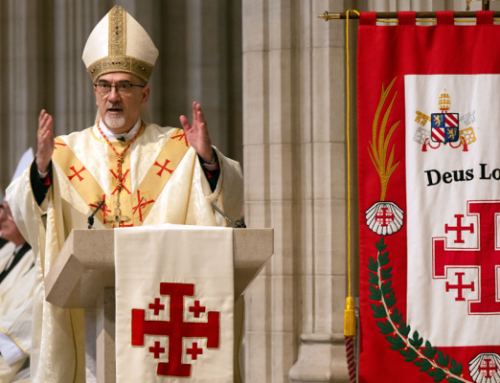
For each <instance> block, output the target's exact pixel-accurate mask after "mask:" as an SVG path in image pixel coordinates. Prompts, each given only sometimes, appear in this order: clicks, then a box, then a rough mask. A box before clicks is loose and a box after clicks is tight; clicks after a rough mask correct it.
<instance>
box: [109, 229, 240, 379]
mask: <svg viewBox="0 0 500 383" xmlns="http://www.w3.org/2000/svg"><path fill="white" fill-rule="evenodd" d="M115 264H116V339H115V341H116V372H117V380H116V381H117V383H125V382H164V383H167V382H169V383H174V382H183V383H184V382H207V383H208V382H218V383H225V382H227V383H229V382H232V381H233V347H234V346H233V343H234V340H233V326H234V325H233V311H234V279H233V230H232V229H226V228H214V227H211V228H209V227H199V226H198V227H195V226H182V225H169V224H167V225H157V226H149V227H147V228H130V229H129V228H126V229H122V230H118V231H117V232H116V233H115Z"/></svg>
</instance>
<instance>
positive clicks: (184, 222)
mask: <svg viewBox="0 0 500 383" xmlns="http://www.w3.org/2000/svg"><path fill="white" fill-rule="evenodd" d="M196 157H197V156H194V162H193V168H192V169H191V179H190V181H189V190H188V197H187V202H186V212H185V213H184V221H183V222H182V224H183V225H185V224H186V221H187V216H188V210H189V201H190V200H191V187H192V186H193V178H194V168H195V166H196V160H197V158H196Z"/></svg>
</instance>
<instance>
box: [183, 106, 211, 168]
mask: <svg viewBox="0 0 500 383" xmlns="http://www.w3.org/2000/svg"><path fill="white" fill-rule="evenodd" d="M180 121H181V124H182V127H183V128H184V132H185V133H186V136H187V139H188V141H189V144H190V145H191V146H192V147H193V148H194V150H196V153H198V155H199V156H200V157H201V158H202V159H203V161H205V162H207V163H212V162H213V161H214V152H213V149H212V144H211V142H210V136H209V135H208V129H207V122H206V121H205V116H204V115H203V112H202V111H201V107H200V104H198V103H197V102H196V101H195V102H193V125H189V121H188V119H187V118H186V116H181V117H180Z"/></svg>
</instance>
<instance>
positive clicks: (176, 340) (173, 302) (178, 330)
mask: <svg viewBox="0 0 500 383" xmlns="http://www.w3.org/2000/svg"><path fill="white" fill-rule="evenodd" d="M160 295H169V296H170V311H169V313H170V315H169V317H170V320H169V321H158V320H154V321H146V319H145V318H146V311H145V310H141V309H132V346H144V338H145V337H146V335H151V336H168V363H165V362H160V363H158V368H157V375H163V376H177V377H189V376H191V365H190V364H186V363H182V340H183V338H207V348H218V347H219V339H220V313H219V312H216V311H209V312H208V314H207V319H208V320H207V322H206V323H198V322H185V321H184V297H192V296H193V295H194V285H193V284H190V283H160ZM196 349H197V345H196V346H195V347H194V349H193V351H192V353H193V354H194V355H197V354H201V353H200V352H198V351H195V350H196ZM186 352H187V350H186ZM193 354H192V355H193ZM194 355H193V359H196V358H195V357H194Z"/></svg>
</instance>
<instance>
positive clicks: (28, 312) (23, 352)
mask: <svg viewBox="0 0 500 383" xmlns="http://www.w3.org/2000/svg"><path fill="white" fill-rule="evenodd" d="M32 161H33V151H32V149H29V150H28V151H27V152H26V153H25V154H24V155H23V157H22V158H21V160H20V161H19V164H18V166H17V169H16V171H15V173H14V177H13V178H12V180H14V179H16V178H17V177H19V176H20V175H21V174H22V173H23V172H24V171H25V170H26V169H28V168H29V166H30V164H31V162H32ZM0 194H2V195H1V196H0V197H1V199H0V201H3V202H2V203H1V204H0V354H1V355H0V382H2V383H4V382H5V383H7V382H24V381H26V382H29V377H30V369H29V354H30V352H31V333H32V317H33V292H34V290H35V287H36V285H35V268H34V267H33V266H34V262H35V255H34V254H33V251H32V249H31V246H30V245H29V243H27V242H26V240H25V239H24V237H23V235H22V234H21V232H20V231H19V229H18V227H17V225H16V223H15V221H14V218H13V217H12V213H11V211H10V208H9V203H8V202H7V201H5V200H4V197H3V193H0Z"/></svg>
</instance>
